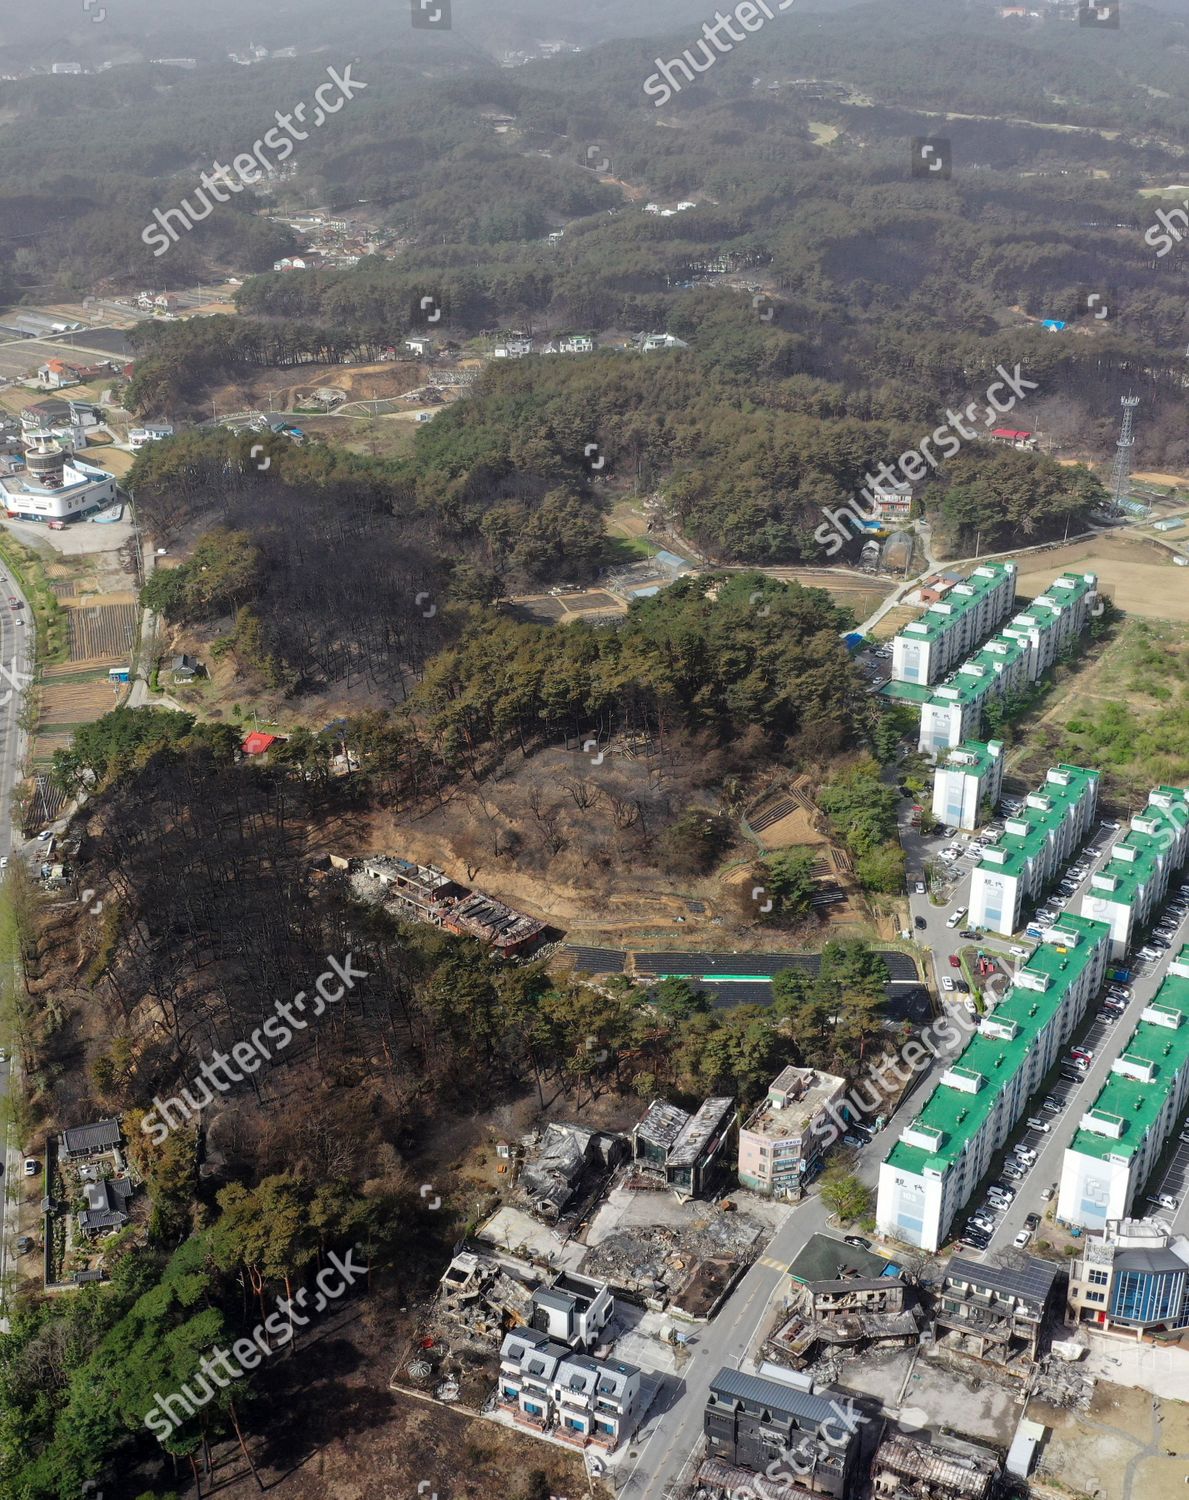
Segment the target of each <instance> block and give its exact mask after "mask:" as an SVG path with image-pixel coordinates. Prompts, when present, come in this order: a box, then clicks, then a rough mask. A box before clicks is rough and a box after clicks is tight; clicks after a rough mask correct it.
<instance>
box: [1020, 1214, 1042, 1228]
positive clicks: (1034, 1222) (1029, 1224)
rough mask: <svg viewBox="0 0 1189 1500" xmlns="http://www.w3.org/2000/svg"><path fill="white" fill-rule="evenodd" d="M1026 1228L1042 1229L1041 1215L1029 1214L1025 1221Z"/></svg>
mask: <svg viewBox="0 0 1189 1500" xmlns="http://www.w3.org/2000/svg"><path fill="white" fill-rule="evenodd" d="M1024 1228H1025V1229H1039V1228H1040V1215H1039V1214H1029V1215H1028V1217H1027V1218H1026V1219H1025V1220H1024Z"/></svg>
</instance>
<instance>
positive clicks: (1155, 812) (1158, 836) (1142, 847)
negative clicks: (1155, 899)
mask: <svg viewBox="0 0 1189 1500" xmlns="http://www.w3.org/2000/svg"><path fill="white" fill-rule="evenodd" d="M1153 795H1159V796H1160V797H1161V798H1166V799H1168V805H1167V806H1161V804H1160V802H1156V803H1152V802H1149V804H1148V805H1147V806H1146V807H1145V808H1144V810H1143V812H1141V813H1137V814H1136V815H1135V817H1134V818H1132V820H1131V827H1130V828H1128V830H1127V831H1126V832H1125V833H1124V834H1123V835H1122V836H1121V837H1120V838H1119V839H1118V840H1117V841H1116V843H1115V846H1114V848H1113V849H1112V850H1111V857H1110V859H1108V860H1107V862H1106V863H1105V864H1104V865H1103V866H1102V868H1101V869H1100V870H1097V871H1096V872H1095V874H1094V876H1093V877H1092V879H1091V881H1090V885H1089V887H1088V889H1087V895H1090V896H1099V897H1101V898H1102V899H1103V900H1106V901H1115V902H1118V904H1119V905H1120V906H1130V905H1131V903H1132V902H1133V901H1134V900H1135V898H1136V896H1137V895H1138V894H1139V893H1140V891H1142V890H1143V889H1144V888H1145V886H1147V885H1148V884H1149V883H1150V882H1151V879H1152V876H1153V875H1154V874H1155V873H1156V869H1157V867H1158V865H1159V863H1160V858H1161V856H1162V855H1164V854H1166V853H1167V852H1168V849H1169V843H1170V835H1171V836H1172V837H1173V838H1175V837H1176V835H1177V834H1178V833H1179V832H1180V830H1181V829H1183V828H1184V827H1185V826H1186V825H1187V824H1189V800H1187V794H1186V792H1185V791H1184V789H1183V788H1180V787H1160V788H1159V789H1158V793H1155V794H1153Z"/></svg>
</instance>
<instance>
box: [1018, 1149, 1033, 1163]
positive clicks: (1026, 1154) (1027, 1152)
mask: <svg viewBox="0 0 1189 1500" xmlns="http://www.w3.org/2000/svg"><path fill="white" fill-rule="evenodd" d="M1015 1154H1016V1155H1017V1156H1018V1157H1019V1158H1020V1160H1021V1161H1026V1162H1027V1163H1028V1165H1029V1166H1031V1165H1032V1163H1033V1162H1034V1161H1035V1160H1036V1152H1035V1151H1033V1149H1032V1147H1031V1146H1017V1147H1015Z"/></svg>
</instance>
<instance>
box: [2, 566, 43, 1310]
mask: <svg viewBox="0 0 1189 1500" xmlns="http://www.w3.org/2000/svg"><path fill="white" fill-rule="evenodd" d="M0 594H2V595H3V598H2V599H0V670H2V672H3V680H2V681H0V857H2V858H4V859H5V860H6V861H7V860H8V858H9V857H10V856H11V855H12V852H13V848H14V842H13V840H14V829H13V824H12V791H13V789H14V788H15V786H16V785H17V782H18V781H19V780H20V771H21V766H22V765H23V763H24V758H25V732H24V730H23V729H21V727H20V724H19V722H18V721H19V719H20V714H21V698H22V692H23V689H24V688H25V686H27V685H28V683H29V682H31V681H32V671H33V664H32V655H33V651H34V648H35V637H34V630H33V625H32V622H31V620H30V622H29V623H28V624H25V623H24V622H25V619H26V617H27V616H29V613H30V612H29V608H28V605H27V604H26V603H25V601H24V595H23V594H22V593H21V591H20V589H19V588H18V586H17V583H16V580H15V579H14V578H13V577H12V575H11V574H10V573H9V571H8V569H7V568H6V567H5V566H4V565H3V563H0ZM10 597H15V598H19V599H21V601H22V604H23V606H24V607H23V608H21V609H20V610H13V609H10V608H9V605H8V600H9V598H10ZM15 836H16V838H17V839H18V840H19V839H20V833H19V830H15ZM11 1041H12V1039H11V1037H7V1036H3V1035H0V1044H3V1046H4V1047H5V1049H6V1050H7V1051H9V1054H10V1056H11ZM11 1084H12V1063H11V1061H9V1062H5V1063H0V1101H7V1098H8V1092H9V1088H10V1087H11ZM0 1145H2V1147H3V1151H2V1154H0V1163H2V1165H3V1168H4V1180H3V1181H2V1182H0V1185H2V1186H5V1187H7V1186H8V1184H9V1183H15V1182H17V1180H18V1178H17V1174H18V1173H19V1172H20V1170H21V1156H20V1142H19V1141H17V1140H16V1139H15V1138H14V1135H13V1132H12V1130H11V1129H10V1128H9V1126H8V1125H5V1126H4V1140H3V1142H2V1143H0ZM0 1202H2V1203H3V1208H2V1210H0V1286H2V1285H3V1278H4V1275H5V1273H6V1271H7V1269H8V1256H9V1254H10V1252H11V1250H12V1249H13V1240H14V1238H15V1235H16V1215H17V1205H16V1203H15V1202H10V1200H9V1195H8V1193H7V1191H6V1192H4V1194H3V1197H2V1198H0ZM7 1327H8V1319H7V1317H0V1329H4V1330H6V1329H7Z"/></svg>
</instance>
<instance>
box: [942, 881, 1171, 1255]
mask: <svg viewBox="0 0 1189 1500" xmlns="http://www.w3.org/2000/svg"><path fill="white" fill-rule="evenodd" d="M1187 909H1189V882H1185V883H1184V884H1183V885H1181V887H1180V888H1179V889H1177V888H1174V889H1173V890H1172V891H1171V892H1170V894H1169V897H1168V899H1167V900H1166V902H1165V903H1164V906H1163V908H1162V909H1161V911H1160V912H1159V913H1157V917H1156V922H1155V923H1154V924H1153V925H1154V927H1156V928H1162V929H1163V931H1164V932H1165V933H1166V934H1167V937H1165V938H1162V939H1160V941H1162V942H1164V943H1165V944H1166V946H1165V947H1163V948H1153V949H1151V950H1150V951H1151V952H1152V953H1153V955H1154V956H1153V957H1152V958H1150V959H1139V958H1136V959H1133V960H1128V961H1127V965H1126V969H1125V970H1124V972H1126V973H1127V974H1128V978H1127V981H1126V982H1125V983H1122V984H1120V983H1118V982H1114V981H1110V980H1108V982H1107V985H1106V987H1105V989H1104V991H1103V994H1102V996H1101V997H1100V999H1099V1000H1098V1001H1092V1002H1091V1007H1092V1008H1091V1009H1090V1010H1089V1011H1088V1013H1087V1016H1086V1018H1085V1020H1084V1021H1083V1024H1082V1025H1081V1027H1080V1028H1079V1029H1078V1030H1077V1031H1076V1032H1075V1033H1074V1036H1073V1037H1072V1038H1071V1041H1070V1045H1069V1047H1068V1048H1067V1049H1066V1051H1065V1053H1064V1055H1063V1058H1062V1061H1061V1063H1060V1065H1059V1068H1058V1072H1057V1077H1056V1079H1055V1080H1054V1081H1052V1082H1051V1084H1050V1088H1049V1089H1048V1091H1047V1094H1046V1095H1042V1096H1040V1097H1039V1098H1038V1099H1037V1100H1036V1101H1034V1107H1033V1109H1031V1110H1030V1111H1029V1116H1028V1118H1030V1119H1036V1120H1040V1121H1041V1122H1042V1124H1047V1125H1048V1126H1049V1128H1048V1130H1042V1129H1040V1128H1038V1127H1036V1126H1032V1125H1029V1124H1027V1123H1026V1121H1022V1122H1021V1125H1020V1127H1019V1128H1018V1129H1017V1130H1016V1131H1015V1132H1014V1133H1013V1137H1012V1140H1011V1142H1010V1143H1009V1148H1008V1150H1007V1151H1005V1153H1004V1156H1003V1158H1002V1160H1001V1162H1000V1171H999V1173H998V1175H997V1177H996V1181H997V1183H998V1184H999V1186H1000V1187H1001V1188H1003V1189H1004V1190H1005V1191H1004V1194H1003V1195H999V1196H998V1201H997V1203H994V1204H990V1203H989V1204H987V1205H985V1207H986V1209H987V1212H986V1213H985V1214H984V1213H983V1212H982V1211H981V1210H980V1211H978V1212H977V1214H976V1215H970V1214H967V1215H965V1217H962V1216H959V1220H958V1221H957V1222H956V1224H955V1230H956V1231H957V1232H959V1233H960V1232H961V1230H962V1225H963V1223H965V1222H966V1221H968V1220H969V1219H971V1218H972V1217H976V1216H977V1217H978V1218H979V1219H980V1220H983V1221H984V1222H986V1221H989V1222H990V1224H991V1228H990V1230H989V1231H984V1233H983V1234H982V1235H979V1234H978V1233H977V1232H976V1234H975V1237H974V1243H973V1244H972V1245H971V1249H973V1250H975V1251H982V1252H984V1253H998V1252H1001V1251H1003V1250H1006V1249H1009V1248H1012V1247H1013V1246H1014V1244H1015V1243H1017V1240H1016V1237H1017V1236H1018V1235H1020V1234H1021V1233H1022V1231H1023V1230H1024V1229H1025V1228H1026V1227H1027V1215H1029V1214H1035V1215H1038V1216H1041V1217H1043V1213H1044V1209H1045V1208H1046V1207H1047V1206H1048V1204H1049V1203H1050V1202H1051V1201H1052V1196H1053V1195H1052V1194H1050V1195H1049V1196H1048V1197H1045V1196H1043V1195H1044V1194H1045V1193H1046V1192H1047V1191H1048V1190H1049V1189H1050V1188H1055V1186H1056V1185H1057V1183H1058V1182H1059V1181H1060V1177H1061V1168H1062V1165H1063V1162H1064V1155H1065V1148H1066V1147H1067V1146H1068V1145H1069V1143H1070V1142H1071V1141H1072V1139H1073V1137H1074V1135H1075V1133H1076V1132H1077V1129H1078V1126H1079V1123H1080V1121H1081V1117H1082V1115H1083V1114H1084V1113H1085V1111H1086V1110H1088V1109H1089V1108H1090V1107H1091V1106H1092V1105H1093V1103H1094V1100H1095V1099H1096V1098H1097V1096H1098V1094H1099V1091H1100V1090H1101V1088H1102V1086H1103V1084H1104V1083H1105V1082H1106V1079H1107V1077H1108V1076H1109V1073H1110V1068H1111V1064H1112V1062H1113V1061H1114V1059H1115V1058H1116V1057H1117V1056H1118V1055H1119V1053H1120V1052H1121V1051H1122V1049H1123V1047H1124V1044H1125V1043H1126V1042H1127V1040H1128V1039H1129V1038H1130V1036H1131V1034H1132V1032H1133V1031H1134V1030H1135V1027H1136V1024H1137V1022H1138V1021H1139V1018H1140V1014H1141V1012H1142V1011H1143V1009H1144V1007H1145V1006H1146V1005H1147V1004H1148V1002H1149V1001H1150V1000H1151V998H1152V996H1153V995H1154V994H1155V993H1156V991H1157V989H1159V987H1160V984H1161V983H1162V981H1163V979H1164V975H1165V972H1166V970H1167V968H1168V964H1169V962H1170V960H1171V958H1172V956H1173V954H1174V953H1175V952H1177V951H1178V950H1179V948H1180V946H1181V943H1182V942H1183V941H1184V940H1185V930H1186V923H1187V921H1189V911H1187ZM1115 967H1116V966H1112V968H1115ZM1116 972H1118V970H1117V969H1116ZM1079 1053H1080V1054H1081V1056H1082V1064H1083V1065H1082V1066H1079V1065H1078V1064H1077V1063H1076V1062H1075V1061H1074V1058H1075V1055H1076V1054H1079ZM1050 1105H1051V1106H1055V1107H1049V1106H1050ZM1035 1106H1039V1107H1035ZM1180 1129H1181V1130H1182V1131H1183V1130H1184V1122H1182V1124H1181V1127H1180ZM1017 1146H1020V1147H1022V1148H1023V1150H1024V1152H1025V1153H1028V1155H1026V1156H1024V1157H1023V1159H1021V1157H1020V1155H1019V1153H1017V1151H1016V1147H1017ZM1032 1153H1035V1159H1029V1158H1030V1157H1031V1154H1032ZM1013 1161H1014V1162H1015V1165H1013V1164H1012V1163H1013ZM1187 1190H1189V1143H1185V1142H1180V1141H1178V1142H1177V1143H1176V1149H1175V1150H1174V1151H1173V1153H1172V1155H1171V1157H1168V1158H1166V1160H1165V1163H1164V1165H1163V1167H1162V1170H1160V1171H1158V1173H1157V1174H1156V1178H1155V1179H1154V1180H1153V1181H1152V1182H1151V1183H1149V1184H1146V1185H1141V1193H1142V1194H1143V1196H1140V1197H1137V1199H1136V1202H1135V1204H1134V1206H1133V1207H1134V1211H1135V1213H1137V1214H1145V1213H1151V1212H1154V1211H1158V1212H1160V1213H1161V1214H1162V1216H1163V1217H1164V1218H1166V1219H1168V1218H1170V1217H1173V1216H1175V1217H1176V1219H1177V1220H1178V1221H1182V1220H1185V1219H1187V1218H1189V1213H1187V1211H1186V1201H1185V1200H1186V1192H1187ZM1008 1194H1010V1195H1011V1197H1010V1198H1009V1197H1007V1195H1008ZM1149 1194H1156V1195H1165V1196H1167V1197H1170V1198H1172V1199H1173V1200H1174V1201H1175V1202H1176V1204H1177V1205H1178V1206H1177V1208H1176V1209H1175V1210H1171V1211H1170V1210H1168V1209H1167V1207H1164V1208H1158V1206H1157V1204H1156V1203H1155V1202H1154V1201H1153V1200H1152V1199H1151V1198H1149V1197H1148V1196H1147V1195H1149ZM1180 1227H1184V1226H1183V1224H1182V1225H1181V1226H1180ZM1036 1228H1039V1223H1038V1224H1037V1226H1036ZM984 1240H985V1243H982V1242H981V1241H984Z"/></svg>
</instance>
